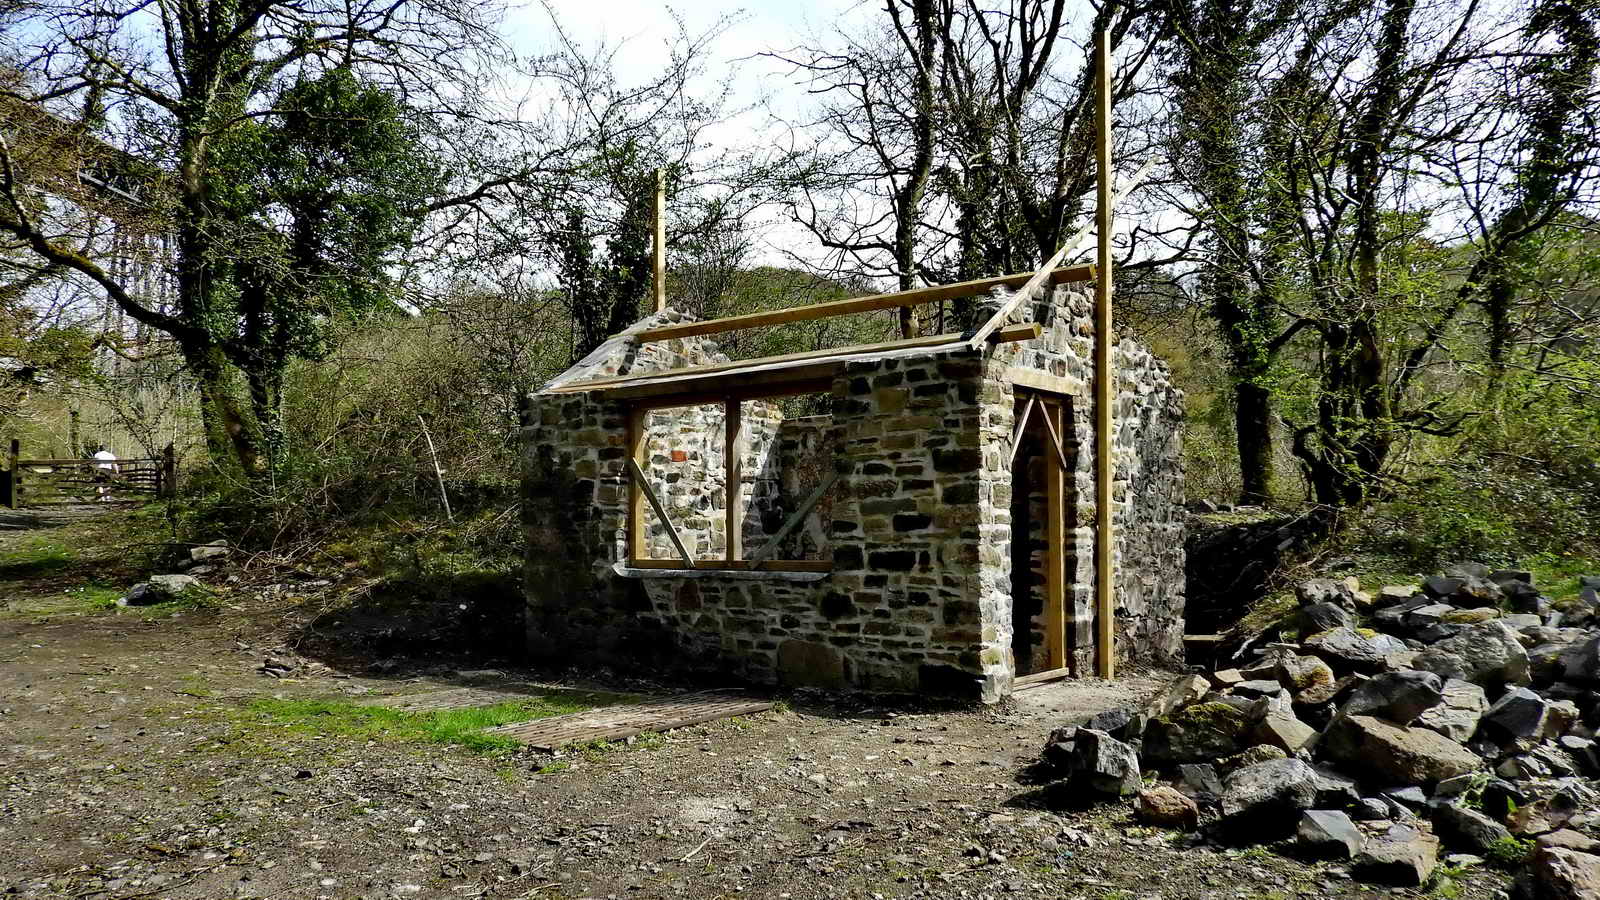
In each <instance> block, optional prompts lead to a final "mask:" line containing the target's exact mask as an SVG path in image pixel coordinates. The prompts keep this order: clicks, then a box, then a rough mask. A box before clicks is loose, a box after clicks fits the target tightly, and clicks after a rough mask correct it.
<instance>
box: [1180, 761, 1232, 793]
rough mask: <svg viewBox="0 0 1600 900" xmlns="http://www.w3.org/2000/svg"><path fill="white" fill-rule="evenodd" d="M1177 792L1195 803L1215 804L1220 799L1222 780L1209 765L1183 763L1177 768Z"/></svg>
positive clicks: (1213, 767) (1214, 767) (1214, 768)
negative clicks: (1180, 792)
mask: <svg viewBox="0 0 1600 900" xmlns="http://www.w3.org/2000/svg"><path fill="white" fill-rule="evenodd" d="M1178 777H1179V779H1180V781H1179V782H1178V790H1180V791H1182V792H1183V793H1184V794H1185V795H1187V796H1189V797H1190V798H1192V799H1193V800H1194V801H1195V802H1196V803H1215V802H1217V801H1218V800H1220V799H1221V798H1222V779H1221V778H1219V777H1218V776H1217V768H1216V766H1213V765H1211V764H1210V763H1184V764H1183V765H1181V766H1179V767H1178Z"/></svg>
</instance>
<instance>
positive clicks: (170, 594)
mask: <svg viewBox="0 0 1600 900" xmlns="http://www.w3.org/2000/svg"><path fill="white" fill-rule="evenodd" d="M199 586H200V581H199V579H197V578H195V577H194V576H192V575H152V576H150V579H149V580H148V581H141V582H139V583H138V584H136V585H134V586H133V587H131V588H129V589H128V593H127V594H126V595H125V596H123V598H122V599H121V600H119V601H117V602H118V604H119V605H121V606H150V605H152V604H156V603H166V602H168V601H170V600H176V599H178V598H179V597H181V596H182V595H183V594H184V593H185V592H187V591H190V590H194V589H198V588H199Z"/></svg>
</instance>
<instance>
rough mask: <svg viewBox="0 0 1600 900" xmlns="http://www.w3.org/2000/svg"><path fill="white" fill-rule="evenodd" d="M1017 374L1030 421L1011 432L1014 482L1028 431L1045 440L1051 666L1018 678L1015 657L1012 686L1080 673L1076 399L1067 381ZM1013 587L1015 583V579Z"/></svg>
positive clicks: (1046, 609) (1047, 617)
mask: <svg viewBox="0 0 1600 900" xmlns="http://www.w3.org/2000/svg"><path fill="white" fill-rule="evenodd" d="M1017 376H1018V377H1014V378H1012V383H1013V386H1014V388H1015V392H1016V397H1017V399H1018V400H1021V399H1023V398H1024V397H1026V398H1027V403H1026V405H1025V407H1024V411H1023V415H1024V416H1027V418H1025V419H1024V420H1023V422H1022V423H1021V424H1020V425H1019V426H1017V427H1016V428H1015V429H1014V432H1013V434H1014V437H1013V441H1012V455H1011V458H1012V475H1013V479H1015V472H1016V456H1017V449H1018V447H1019V446H1020V444H1021V442H1022V438H1023V437H1024V436H1025V435H1026V434H1027V433H1028V432H1029V431H1030V430H1033V431H1037V432H1039V433H1040V434H1041V436H1042V437H1043V438H1044V457H1045V476H1044V480H1045V523H1044V524H1045V553H1044V576H1045V596H1044V626H1045V627H1044V632H1045V634H1044V638H1045V648H1046V660H1047V662H1046V665H1047V666H1048V667H1049V668H1047V669H1045V670H1044V671H1041V672H1030V673H1029V674H1027V675H1022V676H1017V675H1016V660H1015V659H1013V660H1012V675H1013V678H1012V684H1013V685H1016V686H1023V685H1028V684H1036V683H1040V682H1046V681H1055V680H1057V679H1060V678H1067V677H1069V676H1072V675H1075V674H1077V673H1076V672H1075V671H1074V660H1073V658H1072V657H1071V656H1070V655H1069V654H1068V652H1067V650H1068V648H1067V569H1066V562H1067V554H1066V537H1067V534H1066V516H1067V506H1066V504H1067V500H1068V491H1067V478H1068V477H1069V476H1070V475H1071V472H1070V470H1069V467H1068V456H1067V447H1068V444H1069V442H1068V439H1067V437H1066V434H1065V427H1066V421H1067V419H1066V410H1067V407H1068V404H1070V403H1072V401H1073V396H1074V395H1073V393H1071V392H1069V391H1066V390H1061V389H1060V388H1063V387H1066V386H1067V385H1066V384H1065V383H1064V382H1065V380H1064V379H1062V380H1061V382H1060V383H1052V381H1053V379H1052V377H1051V376H1047V375H1045V374H1044V373H1041V372H1033V371H1030V370H1020V371H1019V372H1018V373H1017ZM1041 376H1042V377H1041ZM1035 419H1037V420H1038V421H1035ZM1011 538H1012V540H1016V539H1017V535H1015V534H1013V535H1012V536H1011ZM1024 539H1026V536H1024ZM1012 584H1013V585H1015V584H1016V579H1015V578H1013V580H1012ZM1017 601H1018V598H1017V596H1016V592H1015V588H1014V587H1013V591H1012V597H1011V602H1012V608H1013V610H1014V609H1015V608H1016V603H1017ZM1013 615H1014V614H1013Z"/></svg>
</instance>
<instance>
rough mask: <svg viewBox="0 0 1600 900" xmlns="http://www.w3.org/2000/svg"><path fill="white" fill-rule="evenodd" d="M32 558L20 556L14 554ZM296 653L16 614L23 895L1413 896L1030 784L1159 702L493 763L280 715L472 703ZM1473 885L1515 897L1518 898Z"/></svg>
mask: <svg viewBox="0 0 1600 900" xmlns="http://www.w3.org/2000/svg"><path fill="white" fill-rule="evenodd" d="M15 538H16V536H15V535H14V534H12V535H0V553H4V552H5V551H6V550H7V548H8V546H10V542H12V541H13V540H15ZM37 587H38V586H36V585H34V586H30V585H26V584H4V585H0V592H4V591H10V592H12V593H14V594H15V593H29V592H34V591H35V589H36V588H37ZM280 635H281V631H280V630H278V629H277V628H275V627H273V625H272V624H271V623H270V622H268V623H265V624H262V623H261V622H260V619H259V617H257V618H254V619H249V618H246V617H245V616H244V615H242V614H239V613H238V612H236V611H232V610H230V609H229V608H228V607H227V606H226V605H224V606H223V608H222V609H221V611H205V610H184V611H177V612H174V613H172V614H168V615H163V616H159V617H154V618H150V617H146V616H143V615H141V614H139V613H134V612H130V611H123V612H121V613H120V614H119V613H117V612H114V611H105V610H92V611H88V610H82V609H80V610H74V611H66V612H62V611H56V612H51V613H47V614H40V613H25V614H24V613H18V612H16V611H15V610H13V611H12V612H10V613H0V660H3V663H0V769H3V772H4V775H3V790H0V894H6V895H8V896H9V895H18V896H25V897H98V898H127V900H131V898H135V897H141V898H142V897H171V898H222V897H272V898H318V897H327V898H353V897H365V898H388V897H438V898H450V897H495V898H512V897H538V898H551V897H558V898H572V897H630V898H631V897H706V898H709V897H726V896H733V895H743V896H752V897H774V898H783V897H791V898H813V897H863V898H867V897H875V896H883V897H900V896H930V897H973V898H978V897H1000V896H1026V897H1081V898H1113V897H1114V898H1119V900H1134V898H1157V897H1159V898H1163V900H1177V898H1218V900H1233V898H1263V900H1265V898H1279V900H1284V898H1289V897H1326V896H1352V897H1354V896H1379V895H1385V896H1387V895H1388V894H1389V892H1387V891H1385V890H1376V889H1372V888H1369V887H1365V886H1359V885H1356V884H1354V883H1352V882H1350V881H1349V880H1348V879H1345V878H1343V877H1341V875H1340V872H1339V870H1338V869H1337V867H1331V866H1326V865H1323V864H1307V863H1302V862H1299V861H1296V860H1291V859H1286V858H1283V857H1280V856H1276V855H1273V854H1270V853H1265V852H1262V851H1247V852H1244V853H1239V852H1236V851H1220V850H1217V849H1214V848H1209V847H1204V846H1198V847H1191V846H1189V840H1188V839H1187V838H1185V837H1184V836H1182V835H1176V834H1173V833H1170V832H1160V831H1154V830H1148V829H1143V828H1140V827H1137V826H1136V825H1134V824H1133V823H1132V821H1131V816H1130V813H1129V810H1128V809H1127V807H1125V806H1120V805H1105V806H1101V807H1097V808H1096V809H1094V810H1092V811H1089V812H1056V811H1053V810H1051V809H1050V808H1048V806H1047V805H1046V803H1045V800H1046V795H1045V792H1044V791H1043V790H1042V789H1040V788H1038V787H1035V786H1031V785H1029V784H1027V783H1026V777H1025V773H1026V769H1027V767H1028V765H1029V764H1030V763H1032V762H1033V760H1034V759H1035V758H1036V755H1037V752H1038V748H1039V744H1040V743H1041V739H1042V736H1043V735H1044V734H1045V733H1046V732H1047V731H1048V729H1049V728H1050V727H1052V726H1053V725H1056V724H1061V723H1062V722H1063V721H1066V720H1070V719H1073V718H1078V719H1081V718H1082V717H1083V716H1085V715H1087V714H1088V713H1089V712H1092V711H1094V710H1096V709H1100V708H1104V707H1107V706H1110V705H1114V704H1116V703H1121V702H1130V701H1133V700H1136V699H1138V698H1139V697H1141V696H1143V695H1144V694H1146V693H1148V692H1149V691H1150V690H1151V689H1152V687H1153V685H1154V684H1155V683H1156V682H1155V681H1154V680H1152V679H1149V678H1130V679H1128V680H1125V681H1122V682H1118V683H1116V684H1113V685H1105V684H1101V683H1096V682H1082V683H1077V684H1073V683H1070V682H1069V683H1063V684H1062V685H1060V686H1058V687H1054V688H1050V689H1041V690H1037V691H1033V692H1029V693H1028V694H1025V695H1023V697H1022V698H1020V699H1019V701H1018V702H1016V703H1014V704H1012V705H1010V706H1008V707H1007V708H1005V709H998V710H986V711H968V712H940V713H932V712H917V711H909V710H894V709H887V708H859V707H855V708H852V707H841V706H832V705H823V704H816V703H812V702H808V701H807V700H806V699H805V698H790V699H789V703H790V704H792V708H787V709H783V710H782V711H779V712H774V713H767V714H763V715H760V716H756V717H752V718H749V719H741V720H731V721H724V722H720V723H716V724H714V725H710V726H702V727H697V728H692V729H685V730H683V731H679V732H674V733H671V734H669V735H667V736H665V737H664V738H659V739H641V740H640V741H638V742H636V743H635V744H634V745H633V746H622V747H614V748H612V747H607V748H591V749H587V750H581V751H574V752H568V753H566V754H562V755H557V756H551V755H548V754H535V753H532V752H521V753H513V754H509V755H504V754H502V755H484V754H480V753H474V752H472V751H469V750H467V749H464V748H460V747H453V746H446V745H439V744H431V743H410V742H397V741H390V740H381V739H380V740H369V739H367V738H364V737H360V736H351V735H348V734H340V733H336V732H330V733H322V732H319V731H317V730H316V729H307V728H301V727H291V726H290V725H287V724H285V723H283V722H280V721H275V720H273V719H271V718H270V717H264V716H262V715H261V714H259V713H258V712H256V711H255V710H254V708H253V707H251V705H250V704H251V703H252V701H258V700H260V699H261V698H271V697H278V698H284V699H290V700H293V699H298V698H346V699H355V700H357V701H358V702H368V701H369V700H370V699H371V698H372V697H373V696H375V695H390V694H394V693H400V692H415V691H421V690H428V689H435V688H437V687H438V686H439V685H440V684H442V683H445V682H446V681H448V679H446V678H443V677H441V675H440V674H437V673H436V674H428V675H422V676H411V677H405V676H402V675H390V676H385V677H374V676H371V675H370V674H368V673H366V672H362V673H355V674H349V675H347V674H346V673H340V672H336V671H333V670H329V669H326V668H324V667H319V666H307V667H301V668H300V669H297V670H296V672H295V674H296V675H297V676H298V677H292V678H285V679H274V678H269V677H267V676H266V675H264V674H262V673H261V671H260V666H261V663H262V660H263V657H264V656H267V655H272V654H275V653H281V650H280V648H279V647H278V644H279V642H280ZM583 686H585V687H592V686H593V685H583ZM1456 887H1457V888H1461V889H1462V890H1460V892H1459V893H1456V894H1454V895H1453V896H1460V897H1468V898H1484V900H1487V898H1489V897H1492V896H1494V895H1495V892H1496V891H1497V890H1499V889H1500V888H1501V887H1502V885H1501V883H1500V882H1499V881H1498V880H1497V879H1496V878H1495V876H1492V875H1485V876H1482V877H1480V878H1478V879H1477V880H1475V881H1472V882H1470V883H1467V884H1465V885H1461V884H1457V885H1456ZM8 892H9V893H8ZM1419 893H1420V892H1419Z"/></svg>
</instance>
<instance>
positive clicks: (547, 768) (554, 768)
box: [533, 759, 572, 775]
mask: <svg viewBox="0 0 1600 900" xmlns="http://www.w3.org/2000/svg"><path fill="white" fill-rule="evenodd" d="M570 768H572V763H569V762H566V761H565V760H559V759H558V760H556V761H554V762H547V763H545V764H544V765H542V766H540V767H539V768H537V769H534V770H533V774H535V775H554V774H556V773H557V772H565V771H566V770H568V769H570Z"/></svg>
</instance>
